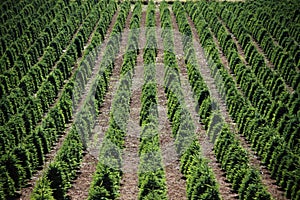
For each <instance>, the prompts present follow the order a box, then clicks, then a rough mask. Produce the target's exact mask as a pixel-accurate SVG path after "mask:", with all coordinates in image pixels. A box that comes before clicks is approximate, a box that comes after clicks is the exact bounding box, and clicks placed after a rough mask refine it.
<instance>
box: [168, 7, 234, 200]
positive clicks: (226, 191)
mask: <svg viewBox="0 0 300 200" xmlns="http://www.w3.org/2000/svg"><path fill="white" fill-rule="evenodd" d="M171 15H172V24H173V28H174V32H175V41H181V34H180V32H179V28H178V25H177V23H176V19H175V16H174V14H173V13H171ZM194 42H195V41H194ZM194 45H196V44H194ZM194 48H195V47H194ZM195 50H196V51H197V58H198V64H199V65H200V66H202V65H203V64H205V63H206V59H205V58H204V57H203V55H202V56H200V55H199V54H200V53H201V54H203V51H200V50H199V49H196V48H195ZM175 52H176V55H177V57H178V64H179V67H180V73H181V74H180V75H181V76H180V81H181V85H182V88H183V91H184V96H185V101H186V105H187V106H188V108H189V111H190V113H191V116H192V119H193V121H194V124H195V126H196V133H197V134H198V140H199V142H200V144H201V147H202V153H203V156H204V157H206V158H207V159H208V160H209V163H208V165H209V166H210V167H211V169H212V171H213V172H214V174H215V177H216V180H217V182H218V185H219V191H220V194H221V197H222V199H224V200H227V199H235V198H237V196H238V195H237V194H236V193H234V192H233V191H232V189H231V184H230V183H228V181H227V180H226V177H225V172H224V171H223V170H222V169H221V167H220V165H219V163H218V162H217V160H216V158H215V156H214V152H213V144H212V143H211V142H210V141H209V138H208V136H207V134H206V131H205V128H204V126H203V125H202V124H200V122H199V115H198V114H197V112H196V109H195V108H196V102H195V100H194V99H193V92H192V88H191V86H190V84H189V81H188V74H187V68H186V65H185V61H184V52H183V46H182V43H181V42H176V43H175ZM201 74H202V77H203V78H204V80H205V81H206V83H207V84H208V85H209V88H210V92H211V95H212V96H219V94H218V91H217V89H216V86H215V84H214V80H213V79H212V78H211V76H210V71H209V69H207V68H202V71H201ZM218 102H219V104H220V103H222V101H221V100H219V101H218ZM223 110H224V109H223Z"/></svg>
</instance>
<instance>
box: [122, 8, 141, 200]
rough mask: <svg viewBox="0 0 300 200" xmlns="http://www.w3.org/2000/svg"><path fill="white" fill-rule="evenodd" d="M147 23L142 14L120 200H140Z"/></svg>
mask: <svg viewBox="0 0 300 200" xmlns="http://www.w3.org/2000/svg"><path fill="white" fill-rule="evenodd" d="M145 23H146V12H145V11H143V12H142V17H141V25H140V27H141V28H140V33H139V35H140V37H139V53H138V56H137V63H136V65H137V66H136V67H135V71H134V75H133V80H132V96H131V101H130V117H129V120H128V125H127V134H126V136H125V148H124V151H123V156H122V158H123V166H122V171H123V176H122V180H121V188H120V199H122V200H127V199H130V200H135V199H138V193H139V188H138V166H139V155H138V150H139V144H140V132H141V127H140V126H139V121H140V110H141V95H142V87H143V83H144V81H143V79H144V66H143V65H144V59H143V48H144V46H145V43H146V39H145V29H144V28H145Z"/></svg>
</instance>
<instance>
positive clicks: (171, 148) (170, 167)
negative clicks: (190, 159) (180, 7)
mask: <svg viewBox="0 0 300 200" xmlns="http://www.w3.org/2000/svg"><path fill="white" fill-rule="evenodd" d="M160 27H161V21H160V15H159V12H156V29H157V34H156V37H157V45H158V54H157V58H156V80H157V89H158V115H159V120H158V121H159V132H160V149H161V151H162V157H163V164H164V167H165V173H166V183H167V190H168V193H167V194H168V199H172V200H177V199H181V200H184V199H187V197H186V181H185V179H184V178H183V175H182V174H181V172H180V163H179V156H178V154H177V153H176V150H175V144H174V138H172V128H171V124H170V121H169V119H168V116H167V102H168V100H167V96H166V94H165V92H164V76H165V75H164V64H163V63H164V58H163V56H164V51H163V50H164V47H163V40H162V38H161V31H160V30H161V29H160Z"/></svg>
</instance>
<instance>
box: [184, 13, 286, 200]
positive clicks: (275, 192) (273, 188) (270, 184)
mask: <svg viewBox="0 0 300 200" xmlns="http://www.w3.org/2000/svg"><path fill="white" fill-rule="evenodd" d="M188 21H189V24H190V26H191V28H192V33H193V37H194V41H195V42H194V46H195V50H196V54H197V58H198V59H199V58H201V59H200V60H203V59H204V60H205V56H204V53H203V52H204V51H203V49H202V47H201V45H200V41H199V36H198V33H197V30H196V28H195V25H194V23H193V21H192V20H191V18H190V17H188ZM214 41H215V43H216V45H217V46H218V49H219V55H220V57H221V61H222V63H223V65H224V66H225V68H226V69H227V70H228V72H229V73H230V69H229V66H228V61H227V58H226V57H225V56H224V53H223V52H222V50H221V48H220V45H219V42H218V41H217V39H216V38H214ZM200 66H201V67H200V72H201V74H202V76H203V78H204V80H205V82H206V79H207V77H211V76H208V75H209V74H210V73H208V74H205V75H204V74H203V73H202V71H204V70H203V69H204V68H206V69H207V70H206V71H208V70H209V67H208V65H207V64H205V63H203V64H200ZM231 75H232V74H231ZM234 80H235V78H234ZM207 86H208V87H209V88H211V84H207ZM240 92H241V93H242V94H243V92H242V91H241V90H240ZM213 97H214V98H215V99H217V101H218V102H223V100H222V99H220V100H218V98H220V97H219V95H218V96H214V95H213ZM219 106H220V108H221V114H222V115H223V116H224V117H225V120H226V122H228V123H229V125H230V127H231V130H232V131H233V132H234V133H235V138H236V139H238V140H239V141H240V143H241V145H242V147H243V148H244V149H245V150H246V151H247V152H248V154H249V159H250V160H249V162H250V164H251V165H252V166H254V167H255V168H256V169H258V170H260V172H261V178H262V183H263V184H264V185H265V186H266V188H267V190H268V192H269V193H270V194H271V195H272V197H273V198H274V199H278V200H284V199H286V198H285V197H284V192H283V191H282V189H281V188H280V187H279V186H277V185H276V181H275V180H273V179H272V178H271V175H270V172H269V170H268V169H267V168H266V167H265V166H264V165H263V164H262V162H261V161H260V158H259V157H258V156H257V154H256V153H255V152H254V151H253V150H252V149H251V144H249V143H248V141H246V139H245V137H243V136H241V135H240V134H238V130H237V128H236V126H235V123H234V121H233V120H232V118H231V117H230V115H229V113H228V111H227V108H226V105H225V103H222V104H219Z"/></svg>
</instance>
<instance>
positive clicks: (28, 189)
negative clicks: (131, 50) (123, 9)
mask: <svg viewBox="0 0 300 200" xmlns="http://www.w3.org/2000/svg"><path fill="white" fill-rule="evenodd" d="M116 16H117V14H115V16H114V17H113V19H112V23H111V25H110V27H109V29H108V31H107V34H106V35H107V36H108V35H110V33H111V31H112V27H113V25H114V24H115V22H116ZM95 30H96V27H95V29H94V31H95ZM94 31H93V33H92V34H91V35H90V38H89V40H88V42H89V43H90V42H91V38H92V36H93V34H94ZM73 37H75V35H74V36H73ZM86 46H87V45H86ZM81 59H82V57H80V58H78V60H77V64H76V66H77V67H78V63H80V61H81ZM77 67H74V68H73V70H72V75H71V76H73V75H74V73H75V71H76V69H77ZM69 80H70V79H69ZM66 85H67V82H66V84H65V85H64V87H63V88H62V89H60V91H59V94H58V98H57V99H56V101H55V103H54V104H53V105H51V106H50V108H49V111H50V110H51V109H52V108H53V107H55V106H56V104H57V103H58V102H59V100H60V98H61V95H62V93H63V91H64V88H65V86H66ZM82 99H85V98H84V96H83V98H82ZM82 104H83V101H82V102H81V103H80V104H79V105H82ZM79 107H81V106H79ZM47 114H48V112H47V113H45V114H44V117H46V116H47ZM75 117H76V115H74V116H73V117H72V120H70V122H69V123H68V124H66V130H65V132H64V134H63V135H62V136H61V137H60V138H59V140H58V141H57V143H55V144H54V146H53V147H52V149H51V151H50V153H48V154H47V155H45V157H46V160H45V163H44V165H43V166H42V169H41V170H38V171H37V172H36V173H35V174H34V175H33V176H32V178H31V179H30V180H29V181H28V184H27V185H28V187H26V188H22V190H21V192H20V195H21V196H20V199H21V200H27V199H30V195H31V193H32V191H33V188H34V187H35V184H36V182H37V180H38V179H39V178H40V177H41V176H42V175H43V174H44V172H45V170H46V169H48V166H49V164H50V163H51V161H52V160H53V159H54V158H55V156H56V153H57V152H58V150H59V149H60V148H61V146H62V144H63V142H64V140H65V138H66V136H67V135H68V133H69V131H70V129H71V124H72V121H73V119H75ZM40 123H41V122H40ZM38 125H39V124H38ZM38 125H37V126H38ZM88 160H91V159H88ZM83 161H84V160H83Z"/></svg>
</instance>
